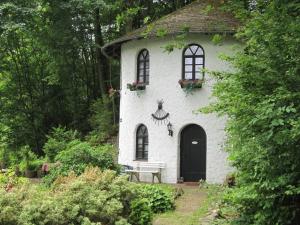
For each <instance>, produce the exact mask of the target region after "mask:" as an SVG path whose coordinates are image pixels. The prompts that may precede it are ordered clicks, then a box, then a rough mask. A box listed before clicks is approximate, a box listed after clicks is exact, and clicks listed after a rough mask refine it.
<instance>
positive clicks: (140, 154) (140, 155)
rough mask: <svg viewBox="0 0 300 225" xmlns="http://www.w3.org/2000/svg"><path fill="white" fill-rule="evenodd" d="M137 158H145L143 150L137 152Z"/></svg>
mask: <svg viewBox="0 0 300 225" xmlns="http://www.w3.org/2000/svg"><path fill="white" fill-rule="evenodd" d="M136 158H138V159H142V158H143V152H141V151H138V152H137V153H136Z"/></svg>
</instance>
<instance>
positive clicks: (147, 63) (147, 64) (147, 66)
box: [146, 61, 149, 69]
mask: <svg viewBox="0 0 300 225" xmlns="http://www.w3.org/2000/svg"><path fill="white" fill-rule="evenodd" d="M146 68H148V69H149V61H148V62H146Z"/></svg>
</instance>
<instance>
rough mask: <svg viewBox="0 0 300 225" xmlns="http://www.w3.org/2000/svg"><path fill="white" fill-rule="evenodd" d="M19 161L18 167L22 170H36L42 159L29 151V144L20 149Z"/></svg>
mask: <svg viewBox="0 0 300 225" xmlns="http://www.w3.org/2000/svg"><path fill="white" fill-rule="evenodd" d="M21 158H22V160H21V162H20V164H19V168H20V170H21V171H22V172H24V171H25V170H31V171H37V170H38V169H39V168H40V167H41V166H42V164H43V162H44V160H43V159H39V158H38V156H37V155H36V154H35V153H34V152H32V151H31V149H30V148H29V146H24V147H23V148H22V149H21Z"/></svg>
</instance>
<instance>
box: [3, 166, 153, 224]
mask: <svg viewBox="0 0 300 225" xmlns="http://www.w3.org/2000/svg"><path fill="white" fill-rule="evenodd" d="M0 205H1V208H0V224H6V225H12V224H13V225H27V224H28V225H29V224H47V225H60V224H62V225H64V224H85V225H96V224H99V225H100V224H106V225H113V224H118V225H129V223H128V222H127V218H128V217H130V218H131V221H132V224H136V225H143V224H149V223H150V221H151V218H152V216H151V215H152V213H151V209H150V206H149V203H147V200H141V199H140V194H139V192H138V189H137V184H134V183H131V182H129V181H128V180H127V176H117V174H116V172H115V171H111V170H106V171H104V172H102V171H101V170H100V169H98V168H87V169H86V170H85V172H84V173H83V174H81V175H80V176H76V175H75V173H70V174H69V175H68V176H66V177H59V178H58V179H57V180H56V181H55V183H54V185H53V187H52V188H51V189H45V188H41V187H39V186H33V185H31V186H24V187H21V188H18V189H16V190H13V191H12V192H9V193H7V192H5V191H2V190H0ZM16 212H18V213H16ZM129 215H130V216H129ZM139 215H141V217H138V216H139Z"/></svg>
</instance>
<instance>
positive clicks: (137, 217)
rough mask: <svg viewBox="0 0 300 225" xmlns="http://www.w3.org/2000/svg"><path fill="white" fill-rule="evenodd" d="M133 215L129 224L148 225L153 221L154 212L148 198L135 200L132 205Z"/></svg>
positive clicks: (130, 216)
mask: <svg viewBox="0 0 300 225" xmlns="http://www.w3.org/2000/svg"><path fill="white" fill-rule="evenodd" d="M130 209H131V213H130V215H129V222H130V223H131V224H134V225H135V224H139V225H148V224H151V221H152V217H153V214H152V211H151V206H150V202H149V200H148V199H146V198H141V199H135V200H133V201H132V202H131V205H130Z"/></svg>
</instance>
